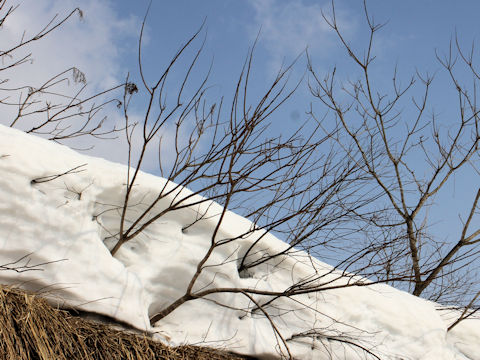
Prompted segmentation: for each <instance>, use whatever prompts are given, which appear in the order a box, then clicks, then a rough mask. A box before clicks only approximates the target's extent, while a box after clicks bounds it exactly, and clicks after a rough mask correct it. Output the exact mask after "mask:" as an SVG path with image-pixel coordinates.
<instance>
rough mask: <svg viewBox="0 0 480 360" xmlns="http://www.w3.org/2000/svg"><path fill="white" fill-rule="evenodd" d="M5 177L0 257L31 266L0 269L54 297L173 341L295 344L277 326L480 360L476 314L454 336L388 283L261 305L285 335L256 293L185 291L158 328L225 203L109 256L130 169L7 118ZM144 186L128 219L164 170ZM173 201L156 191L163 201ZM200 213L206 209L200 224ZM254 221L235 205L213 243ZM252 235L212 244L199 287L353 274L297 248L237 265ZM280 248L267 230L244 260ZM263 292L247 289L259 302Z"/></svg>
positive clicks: (250, 347) (309, 336)
mask: <svg viewBox="0 0 480 360" xmlns="http://www.w3.org/2000/svg"><path fill="white" fill-rule="evenodd" d="M72 169H75V170H72ZM69 170H71V171H70V172H68V171H69ZM65 172H68V174H65V175H63V176H59V177H56V178H49V176H52V175H56V174H57V175H59V174H63V173H65ZM0 174H1V176H0V264H10V265H8V266H10V267H17V270H22V269H19V268H18V267H19V266H23V269H25V267H31V269H30V271H24V272H15V271H0V282H2V283H8V284H18V285H20V286H22V287H23V288H26V289H29V290H35V291H39V292H41V293H43V294H45V295H46V296H48V297H49V299H50V301H52V302H55V303H57V304H59V305H60V306H64V307H75V308H78V309H82V310H85V311H89V312H95V313H99V314H103V315H107V316H110V317H113V318H115V319H117V320H119V321H122V322H125V323H128V324H130V325H132V326H134V327H136V328H138V329H142V330H148V331H151V332H153V333H155V334H156V336H157V337H158V339H160V340H163V341H169V342H171V343H174V344H175V343H176V344H178V343H183V342H188V343H206V344H208V345H213V346H218V347H226V348H228V349H230V350H232V351H236V352H239V353H244V354H250V355H256V356H260V357H262V358H275V357H278V356H279V354H280V353H282V354H284V355H286V354H287V351H286V348H285V346H284V344H283V342H282V339H280V338H279V336H278V333H280V334H281V335H282V337H283V340H285V341H286V343H287V345H288V348H289V351H290V352H291V354H292V356H293V357H294V358H297V359H316V360H321V359H330V358H334V359H337V358H338V359H356V358H362V359H363V358H372V359H373V358H375V356H374V355H372V354H375V355H376V356H379V357H381V358H382V359H425V360H427V359H432V360H433V359H435V360H437V359H480V320H468V321H465V322H462V323H460V324H459V325H458V326H457V327H456V328H455V329H454V331H452V332H451V333H449V334H448V336H447V332H446V329H447V326H448V324H449V320H443V319H442V316H441V314H440V313H439V312H438V311H437V310H436V304H434V303H431V302H428V301H425V300H422V299H419V298H416V297H414V296H412V295H410V294H408V293H405V292H402V291H399V290H396V289H394V288H391V287H389V286H386V285H369V286H354V287H346V288H340V289H335V290H327V291H319V292H315V293H310V294H303V295H297V296H295V297H293V298H291V299H290V298H286V297H281V298H279V299H276V300H275V301H274V302H272V303H271V304H269V305H267V306H265V307H264V308H263V310H265V311H266V312H267V313H268V315H269V317H270V319H271V321H272V322H273V323H274V325H275V328H276V329H277V330H278V333H277V332H275V331H274V329H273V327H272V322H271V321H269V320H268V319H267V318H266V316H265V315H264V313H263V311H262V310H261V309H258V308H256V306H255V304H254V303H253V301H252V299H249V298H248V297H247V296H245V295H244V294H242V293H232V292H227V293H217V294H212V295H209V296H207V297H205V298H202V299H195V300H191V301H188V302H186V303H184V304H183V305H181V306H180V307H178V308H177V309H176V310H175V311H173V312H172V313H170V314H169V315H167V316H166V317H164V318H163V319H161V320H160V321H158V322H157V323H156V324H154V325H155V326H154V327H151V326H150V323H149V318H150V317H151V316H152V315H154V314H156V313H158V312H159V311H161V310H162V309H164V308H165V307H167V306H168V305H169V304H171V303H172V302H173V301H175V300H177V299H178V298H180V297H181V296H182V295H184V294H185V290H186V288H187V286H188V283H189V281H190V279H191V277H192V275H193V274H194V273H195V270H196V268H197V264H198V262H199V261H200V259H201V258H202V257H203V256H204V255H205V254H206V252H207V251H208V248H209V245H210V239H211V236H212V233H213V231H214V228H215V226H216V224H217V221H218V214H219V213H220V212H221V208H220V206H219V205H217V204H215V203H213V204H212V203H210V204H203V205H201V206H197V207H195V208H185V209H182V210H178V211H174V212H169V213H167V214H166V215H165V216H163V217H161V218H160V219H158V220H157V221H156V222H155V223H154V224H153V225H152V226H151V227H149V228H147V230H146V231H145V232H144V233H142V234H141V235H140V236H137V237H136V238H134V239H133V240H131V241H129V242H127V243H126V244H125V245H124V246H123V247H122V248H121V249H120V250H119V251H118V252H117V254H116V255H115V257H112V256H111V255H110V252H109V248H111V247H112V246H113V244H114V241H113V239H112V236H113V235H115V234H116V233H117V232H118V226H119V219H120V210H119V209H120V206H121V205H122V202H123V197H124V192H125V179H126V167H124V166H122V165H118V164H114V163H110V162H107V161H104V160H102V159H98V158H92V157H87V156H84V155H80V154H78V153H76V152H75V151H73V150H71V149H69V148H67V147H64V146H60V145H57V144H55V143H52V142H48V141H45V140H43V139H40V138H36V137H31V136H29V135H26V134H24V133H22V132H20V131H17V130H14V129H10V128H6V127H3V126H0ZM35 179H36V180H35ZM32 180H34V181H32ZM45 180H49V181H45ZM137 184H138V185H137V186H136V187H135V191H134V193H133V198H132V202H131V204H133V206H132V207H131V208H130V209H129V211H128V214H127V216H128V217H129V218H131V219H133V218H134V217H135V215H137V216H138V213H139V212H140V211H142V209H145V208H146V206H148V204H149V201H151V200H152V199H153V198H154V197H155V196H156V195H157V194H158V192H159V189H161V188H162V187H163V186H164V185H165V179H162V178H159V177H155V176H152V175H148V174H144V173H142V174H141V176H140V177H139V179H138V182H137ZM167 185H168V184H167ZM181 191H182V192H183V193H188V190H187V189H182V190H181ZM172 196H173V195H172ZM169 201H171V198H166V199H164V200H162V201H161V202H160V203H159V204H158V205H157V207H156V210H157V211H160V210H162V209H163V208H165V207H166V206H167V204H168V203H169ZM199 214H203V215H205V216H203V218H202V219H201V220H199V221H196V222H195V220H196V219H198V217H199ZM192 223H194V224H193V225H191V224H192ZM189 225H191V226H189ZM252 226H253V225H252V224H251V223H250V222H249V221H248V220H246V219H244V218H242V217H240V216H238V215H236V214H234V213H231V212H227V214H226V217H225V220H224V222H223V223H222V226H221V228H220V231H219V233H218V234H217V237H216V239H217V240H218V239H220V240H222V239H234V238H236V237H237V236H238V235H239V234H242V233H246V232H248V231H249V230H250V229H252ZM258 236H259V234H256V233H253V234H250V235H249V236H243V237H241V238H239V239H236V240H235V241H230V242H227V243H226V244H225V245H222V246H220V247H218V248H216V249H215V251H214V252H213V253H212V256H211V257H210V258H209V260H208V262H207V264H206V265H208V267H207V268H206V269H205V270H204V271H202V273H201V275H200V277H199V278H198V281H197V283H196V285H195V287H194V290H197V291H198V290H200V289H211V288H249V289H260V290H269V291H284V290H285V289H287V288H288V287H289V286H291V285H292V284H294V283H298V282H299V281H306V280H308V279H313V278H315V281H316V283H317V284H319V285H321V284H328V285H329V286H331V285H332V284H336V285H339V284H344V283H346V282H347V281H349V279H348V278H344V277H343V278H342V277H341V274H340V273H338V272H337V271H335V270H334V269H332V268H331V267H330V266H329V265H327V264H324V263H321V262H319V261H317V260H316V259H312V258H310V257H309V256H308V255H307V254H306V253H303V252H298V251H295V252H293V251H291V252H289V254H288V255H286V256H283V255H282V256H277V257H275V258H273V259H271V260H269V261H267V262H265V263H263V264H261V265H259V266H255V267H253V268H250V269H249V270H248V271H244V272H242V274H239V272H238V262H239V259H241V258H242V256H243V255H244V254H245V252H246V251H247V249H248V248H249V247H250V245H251V244H252V242H254V241H255V240H256V239H257V238H258ZM286 247H287V245H286V244H285V243H283V242H281V241H280V240H278V239H276V238H275V237H274V236H272V235H270V234H267V235H266V236H265V237H264V238H262V240H261V241H260V242H259V243H258V245H256V246H255V248H254V249H255V251H253V252H252V256H251V257H250V259H249V261H252V260H253V258H257V259H258V258H261V257H262V256H265V255H266V254H270V255H272V254H277V253H279V252H281V251H283V250H284V249H286ZM17 260H19V261H17ZM16 261H17V262H16ZM12 263H14V264H12ZM41 264H43V265H41ZM365 283H368V281H365ZM269 299H271V298H268V297H266V296H258V295H256V296H254V297H253V300H255V301H256V302H259V303H265V302H266V301H268V300H269ZM365 349H366V350H368V351H365Z"/></svg>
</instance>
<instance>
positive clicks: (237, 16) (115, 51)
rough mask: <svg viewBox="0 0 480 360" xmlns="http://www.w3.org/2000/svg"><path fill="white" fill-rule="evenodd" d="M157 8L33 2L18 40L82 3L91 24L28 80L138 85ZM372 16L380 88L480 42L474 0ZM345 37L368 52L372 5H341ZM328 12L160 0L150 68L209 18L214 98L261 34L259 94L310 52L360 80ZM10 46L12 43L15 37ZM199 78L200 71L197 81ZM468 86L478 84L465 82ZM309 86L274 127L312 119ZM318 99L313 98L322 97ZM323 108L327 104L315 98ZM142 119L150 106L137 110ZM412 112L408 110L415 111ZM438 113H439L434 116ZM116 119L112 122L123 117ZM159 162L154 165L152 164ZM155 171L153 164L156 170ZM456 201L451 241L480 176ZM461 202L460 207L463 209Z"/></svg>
mask: <svg viewBox="0 0 480 360" xmlns="http://www.w3.org/2000/svg"><path fill="white" fill-rule="evenodd" d="M148 4H149V1H147V0H137V1H126V0H115V1H107V0H102V1H99V0H43V1H42V2H38V1H36V0H24V1H23V2H22V5H21V6H20V8H19V9H17V11H16V15H15V16H16V18H15V21H14V22H12V23H9V24H5V29H6V30H5V31H9V32H10V33H9V34H10V36H11V40H12V41H14V40H13V39H15V37H16V38H18V37H19V36H21V34H22V31H23V29H27V30H28V29H31V30H30V31H34V30H33V29H39V28H41V26H42V25H44V24H45V23H46V22H47V21H48V20H49V19H50V18H51V16H52V15H53V14H55V13H59V14H66V13H67V12H68V10H69V9H72V8H74V7H75V6H79V7H80V8H81V9H82V10H83V12H84V19H83V20H79V19H73V20H72V21H71V22H69V24H67V25H66V26H65V27H64V28H63V29H62V30H61V31H60V32H57V33H56V34H53V35H52V36H51V37H50V38H49V39H48V40H46V41H45V42H42V44H41V45H38V47H36V48H34V49H33V50H34V51H33V52H34V58H35V62H34V64H33V65H31V66H30V67H29V68H25V71H23V72H22V73H21V74H20V75H19V76H18V78H19V80H22V79H23V78H22V77H24V79H29V80H32V79H33V80H35V81H36V80H37V79H38V81H40V79H42V78H45V76H49V75H50V74H52V73H54V72H55V71H60V70H63V69H64V68H67V67H69V66H72V65H75V66H78V67H79V68H80V69H81V70H82V71H84V72H85V74H86V76H87V80H88V82H89V84H90V86H91V88H92V91H93V90H98V89H101V88H103V87H105V86H106V85H111V84H113V83H115V82H118V81H122V80H123V79H124V78H125V76H126V74H127V72H129V73H130V74H131V78H132V79H133V80H134V81H137V82H138V81H139V79H138V67H137V41H138V34H139V30H140V24H141V20H142V18H143V16H144V14H145V11H146V9H147V7H148ZM367 4H368V9H369V12H370V15H372V16H373V17H374V18H375V20H376V21H377V22H380V23H384V22H385V23H386V26H385V27H384V28H383V29H382V30H381V31H380V32H379V33H378V36H377V38H376V41H375V43H374V45H375V49H374V50H375V54H376V55H377V59H376V63H375V66H376V72H375V73H376V77H375V80H376V81H377V84H378V86H380V87H387V86H388V85H389V81H390V80H391V76H392V71H393V68H394V66H395V65H398V68H399V72H400V75H401V76H402V77H405V81H407V78H408V77H409V76H410V75H411V74H412V73H413V72H414V71H415V70H417V69H418V70H419V71H421V72H425V71H428V72H430V73H434V72H436V71H438V70H439V69H440V66H439V64H438V62H437V61H436V60H435V50H437V51H438V52H439V53H442V52H445V51H447V50H448V44H449V41H450V39H451V38H452V36H453V35H454V33H455V31H456V32H457V34H458V35H459V39H460V41H461V43H462V46H466V47H469V46H470V45H471V43H472V41H476V42H477V43H478V41H480V25H478V14H479V13H480V2H478V1H475V0H465V1H461V2H456V3H454V2H452V1H446V0H440V1H434V0H422V1H414V0H404V1H391V0H369V1H368V2H367ZM336 7H337V16H338V21H339V24H340V26H341V30H342V31H343V32H344V34H345V36H346V38H347V39H348V41H349V42H350V43H351V44H352V46H353V48H354V49H359V50H360V49H363V48H364V47H365V44H366V42H367V37H366V35H367V30H368V29H367V27H366V23H365V19H364V14H363V2H362V1H359V0H357V1H354V0H338V1H336ZM322 10H323V11H324V12H326V13H327V14H328V13H329V12H330V1H313V0H204V1H193V0H171V1H170V0H153V1H152V5H151V9H150V12H149V14H148V18H147V24H146V32H145V37H144V48H143V55H144V57H143V58H144V70H145V73H146V74H147V78H149V79H150V80H151V81H152V82H153V81H154V79H155V76H156V75H158V74H159V73H160V71H161V69H162V68H163V66H164V65H165V64H166V63H167V61H168V60H169V59H170V57H171V56H172V55H173V54H174V53H175V51H176V50H177V49H178V48H179V46H180V44H182V43H183V42H184V41H185V40H186V39H187V38H188V37H189V36H190V35H191V34H192V33H193V32H195V31H196V30H197V29H198V27H199V26H200V25H201V24H202V22H203V21H204V19H206V25H205V32H204V33H202V36H203V34H205V36H206V44H205V49H204V51H203V56H202V58H201V62H200V64H199V67H198V75H199V74H202V73H203V72H204V71H206V70H208V67H209V66H210V63H211V62H212V61H213V72H212V75H211V78H210V85H213V87H212V93H213V95H228V94H231V90H232V88H233V86H234V82H235V81H236V79H237V77H238V74H239V72H240V70H241V66H242V64H243V61H244V59H245V55H246V53H247V50H248V48H249V46H251V45H252V43H253V41H254V39H255V37H256V36H257V34H258V33H259V32H260V37H259V42H258V45H257V51H256V55H255V68H254V74H253V76H252V81H251V83H250V86H251V91H252V95H254V94H256V93H258V94H260V93H261V92H262V90H263V89H265V88H266V87H267V83H268V80H271V79H272V77H273V76H274V74H275V73H276V71H277V70H278V67H279V66H281V64H282V63H284V62H286V63H288V62H289V61H291V60H292V59H294V58H295V57H296V56H297V55H298V54H300V53H301V52H302V51H303V50H304V49H305V48H307V47H308V49H309V53H310V55H311V58H312V60H313V63H314V66H315V69H316V71H317V72H318V73H319V74H323V73H325V72H326V71H329V70H331V69H332V68H333V66H338V67H339V69H342V71H343V74H344V76H346V77H347V76H352V77H354V76H355V74H357V73H358V69H355V68H354V67H353V63H352V62H351V60H350V59H349V58H348V56H347V54H346V52H345V49H343V48H342V47H341V46H339V43H338V39H337V38H336V37H335V35H334V34H333V33H332V31H331V30H330V29H329V28H328V26H326V24H325V22H324V21H323V19H322V17H321V12H322ZM7 39H8V38H7ZM479 46H480V45H479ZM304 73H305V57H301V58H300V59H299V61H298V63H297V65H296V67H295V70H294V72H293V75H292V81H293V82H294V81H295V79H300V78H301V76H302V75H304ZM195 75H197V73H196V74H195ZM461 81H464V82H465V83H468V82H469V81H470V77H465V78H462V79H461ZM445 84H446V83H445V77H444V75H442V74H441V73H440V74H439V75H438V86H437V88H436V89H437V90H436V91H435V92H434V93H433V95H434V96H433V98H432V103H431V106H432V109H434V111H436V112H438V113H440V114H442V115H443V116H444V118H445V119H447V121H448V118H449V116H454V114H455V112H454V111H455V106H456V103H455V102H454V101H452V98H453V96H452V94H453V93H452V90H451V89H449V88H448V87H446V86H445ZM312 100H313V99H312V97H311V96H310V95H309V93H308V90H307V88H306V85H305V83H303V84H302V86H301V87H300V89H299V91H298V92H297V93H296V95H295V96H294V97H293V98H292V100H291V101H290V102H289V103H288V104H286V105H285V106H284V107H283V108H282V110H281V111H279V112H277V113H276V115H275V119H274V121H275V122H276V124H278V128H279V129H283V128H285V129H289V128H291V127H292V126H295V125H296V124H297V123H299V122H301V121H303V120H306V119H307V118H308V115H307V114H306V109H308V107H309V104H310V103H311V102H312ZM313 101H314V100H313ZM313 106H314V109H315V110H318V111H322V110H321V109H320V108H318V104H316V103H315V101H314V104H313ZM134 110H135V111H138V113H140V112H141V101H139V102H138V103H137V105H136V108H134ZM407 111H408V110H407ZM432 111H433V110H432ZM115 116H117V115H115V113H112V117H113V118H115ZM119 149H121V146H120V145H118V144H117V145H111V143H107V144H105V143H99V144H97V146H96V148H95V149H94V150H93V152H92V154H94V155H98V156H102V157H105V158H108V159H111V160H114V161H120V162H125V161H126V152H125V150H119ZM151 163H152V164H154V163H155V161H154V158H152V159H151ZM150 170H151V171H154V166H153V165H152V166H151V168H150ZM452 184H454V185H452V186H451V187H450V188H449V189H448V192H447V194H446V195H445V196H444V197H442V198H438V199H437V202H439V203H441V204H442V205H441V206H438V207H437V210H436V215H438V219H440V220H439V222H437V223H436V226H438V229H440V230H437V231H436V232H437V233H438V234H439V235H440V236H443V234H446V233H449V229H452V228H458V224H459V222H458V217H457V216H458V213H459V211H458V209H462V204H463V203H465V202H467V203H470V201H471V198H472V196H473V192H474V190H475V189H476V188H477V186H478V184H479V181H478V178H477V175H475V174H471V173H469V174H466V175H462V176H458V177H457V178H456V179H455V182H454V183H452ZM454 205H459V207H456V206H454Z"/></svg>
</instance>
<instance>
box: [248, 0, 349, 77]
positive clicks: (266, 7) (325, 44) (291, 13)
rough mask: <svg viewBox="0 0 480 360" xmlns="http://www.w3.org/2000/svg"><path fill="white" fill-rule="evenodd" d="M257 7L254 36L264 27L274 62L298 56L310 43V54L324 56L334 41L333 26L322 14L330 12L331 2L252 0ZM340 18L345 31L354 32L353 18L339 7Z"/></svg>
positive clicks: (264, 42)
mask: <svg viewBox="0 0 480 360" xmlns="http://www.w3.org/2000/svg"><path fill="white" fill-rule="evenodd" d="M249 3H250V4H251V6H252V7H253V9H254V11H255V24H256V29H255V27H254V28H253V29H250V31H251V32H252V34H251V35H252V36H255V35H256V31H258V29H260V28H261V41H262V43H263V44H264V46H265V47H266V49H267V50H268V51H269V53H270V56H271V62H272V64H271V65H272V66H275V67H276V68H278V67H279V66H280V65H281V64H282V62H283V60H284V59H287V60H288V59H289V58H292V57H295V56H297V55H298V54H300V53H301V52H302V51H303V50H305V49H306V48H307V47H308V49H309V52H310V53H311V54H314V55H317V56H321V57H325V56H327V55H328V53H329V50H331V48H332V46H333V45H334V44H335V41H334V40H335V38H334V34H333V32H332V30H331V29H330V27H329V26H328V25H327V23H326V22H325V20H324V19H323V16H322V11H323V12H324V13H325V14H327V16H328V14H329V13H331V11H330V10H331V9H330V2H329V1H324V2H321V3H319V2H314V3H308V4H307V3H306V2H305V1H303V0H249ZM337 21H338V23H339V24H340V25H341V26H342V29H343V31H345V32H351V31H352V29H353V27H354V23H355V22H354V21H353V19H349V18H348V14H347V12H346V11H345V10H344V9H337Z"/></svg>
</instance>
